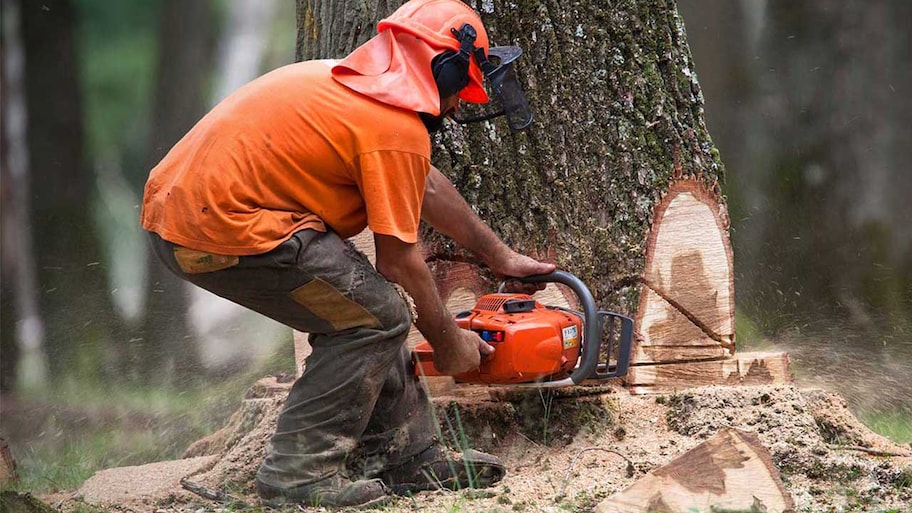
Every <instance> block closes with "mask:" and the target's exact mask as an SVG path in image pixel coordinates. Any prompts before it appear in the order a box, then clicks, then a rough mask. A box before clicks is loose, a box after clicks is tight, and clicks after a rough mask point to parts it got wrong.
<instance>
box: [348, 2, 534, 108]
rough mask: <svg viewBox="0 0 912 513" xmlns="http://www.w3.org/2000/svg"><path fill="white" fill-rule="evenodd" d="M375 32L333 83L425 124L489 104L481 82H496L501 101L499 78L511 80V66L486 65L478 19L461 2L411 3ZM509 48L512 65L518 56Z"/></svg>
mask: <svg viewBox="0 0 912 513" xmlns="http://www.w3.org/2000/svg"><path fill="white" fill-rule="evenodd" d="M377 30H378V34H377V35H376V36H375V37H374V38H373V39H371V40H370V41H368V42H367V43H365V44H363V45H361V46H360V47H358V48H357V49H355V51H353V52H352V53H351V54H349V55H348V57H346V58H345V59H344V60H342V61H341V62H340V63H339V64H337V65H336V66H335V67H333V77H334V78H335V79H336V80H337V81H339V82H340V83H342V84H344V85H346V86H347V87H349V88H351V89H353V90H355V91H358V92H360V93H362V94H364V95H367V96H370V97H371V98H374V99H375V100H378V101H381V102H384V103H387V104H390V105H395V106H398V107H402V108H405V109H409V110H413V111H415V112H419V113H425V114H424V115H422V118H423V119H424V120H425V123H426V124H427V120H428V119H432V120H433V119H436V120H437V121H442V118H443V117H444V116H446V115H447V114H450V113H451V112H452V111H453V110H454V109H455V103H458V101H457V100H458V99H461V100H463V101H466V102H470V103H487V102H488V94H487V92H486V91H485V87H484V80H485V78H487V79H488V80H489V81H492V82H495V83H493V84H492V85H493V86H494V87H493V89H494V91H495V92H496V93H497V94H498V97H500V96H501V94H500V93H501V90H500V89H501V88H502V87H501V86H502V85H503V83H504V81H503V77H505V76H507V75H509V76H510V77H512V76H513V75H512V73H505V71H507V69H508V68H509V61H503V60H501V61H500V62H499V65H496V66H495V65H494V64H492V63H491V62H490V61H488V58H487V56H488V52H489V41H488V34H487V31H486V30H485V27H484V25H483V24H482V22H481V18H479V17H478V14H476V13H475V11H473V10H472V8H471V7H469V6H468V5H466V4H464V3H462V2H461V1H459V0H411V1H409V2H406V3H405V4H403V5H402V6H401V7H399V8H398V9H397V10H396V11H395V12H393V14H391V15H390V16H388V17H387V18H384V19H383V20H381V21H380V23H378V24H377ZM510 48H511V49H513V50H515V51H514V52H513V54H512V55H513V57H512V58H511V59H510V60H513V59H515V58H516V57H518V56H519V54H520V53H521V51H520V50H519V49H518V48H515V47H510ZM491 50H494V49H491ZM492 79H493V80H492ZM514 82H515V81H514ZM515 84H516V85H517V86H518V82H515ZM519 92H520V94H522V92H521V89H520V90H519ZM454 97H455V99H454ZM451 104H452V105H451ZM523 105H525V98H524V97H523ZM508 114H509V113H508ZM529 119H530V120H531V114H529ZM435 123H436V121H435ZM511 126H513V124H512V123H511Z"/></svg>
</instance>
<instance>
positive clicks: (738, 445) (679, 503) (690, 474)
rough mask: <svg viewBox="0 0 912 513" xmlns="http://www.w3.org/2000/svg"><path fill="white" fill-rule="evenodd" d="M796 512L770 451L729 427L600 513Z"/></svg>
mask: <svg viewBox="0 0 912 513" xmlns="http://www.w3.org/2000/svg"><path fill="white" fill-rule="evenodd" d="M793 508H794V503H793V502H792V498H791V497H790V496H789V495H788V492H786V490H785V487H784V486H783V484H782V481H781V479H780V477H779V471H778V470H776V467H775V466H773V462H772V458H771V457H770V454H769V451H768V450H767V449H766V448H765V447H763V445H761V444H760V442H759V441H758V440H757V438H756V437H755V436H754V435H752V434H750V433H746V432H744V431H737V430H734V429H727V430H725V431H722V432H720V433H719V434H717V435H716V436H714V437H712V438H710V439H709V440H707V441H706V442H703V443H702V444H700V445H698V446H696V447H694V448H693V449H691V450H690V451H687V452H686V453H684V454H682V455H681V456H679V457H678V458H677V459H675V460H673V461H671V462H670V463H668V464H667V465H664V466H662V467H659V468H657V469H656V470H653V471H652V472H650V473H649V474H647V475H646V476H645V477H643V478H642V479H640V480H639V481H637V482H636V483H634V484H633V485H631V486H630V487H629V488H627V489H626V490H624V491H622V492H620V493H617V494H615V495H612V496H611V497H609V498H608V499H606V500H605V501H604V502H602V503H601V504H599V505H598V507H597V508H596V510H597V511H600V512H606V513H607V512H611V513H628V512H629V513H633V512H637V513H639V512H643V511H668V512H671V511H768V512H770V513H772V512H780V513H785V512H790V511H793Z"/></svg>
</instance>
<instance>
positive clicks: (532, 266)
mask: <svg viewBox="0 0 912 513" xmlns="http://www.w3.org/2000/svg"><path fill="white" fill-rule="evenodd" d="M489 265H490V266H491V270H492V271H494V274H496V275H497V276H498V277H499V278H500V279H502V280H504V289H505V290H506V291H507V292H522V293H525V294H529V295H532V294H534V293H535V292H536V291H539V290H542V289H544V288H545V286H546V284H545V283H523V282H521V281H519V280H517V279H515V278H522V277H525V276H532V275H535V274H547V273H550V272H554V270H555V269H556V268H557V266H555V265H554V264H547V263H544V262H539V261H538V260H535V259H534V258H530V257H528V256H526V255H522V254H519V253H517V252H515V251H513V250H512V249H509V248H507V247H506V246H502V249H501V252H500V253H499V254H498V255H496V256H495V257H494V259H492V261H491V263H490V264H489Z"/></svg>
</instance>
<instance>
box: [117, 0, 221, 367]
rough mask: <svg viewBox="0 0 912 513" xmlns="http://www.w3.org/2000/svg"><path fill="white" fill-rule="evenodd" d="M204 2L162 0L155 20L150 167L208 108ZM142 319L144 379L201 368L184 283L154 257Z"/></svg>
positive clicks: (209, 48) (207, 9) (207, 6)
mask: <svg viewBox="0 0 912 513" xmlns="http://www.w3.org/2000/svg"><path fill="white" fill-rule="evenodd" d="M212 16H213V12H212V7H211V3H210V2H209V1H208V0H207V1H199V2H181V1H179V0H167V1H166V2H164V3H163V5H162V10H161V17H160V19H159V34H160V36H159V49H158V51H159V55H158V72H157V75H156V77H157V78H156V86H155V101H154V107H153V112H152V120H153V121H152V126H153V127H154V128H153V130H152V132H151V133H152V135H151V140H150V144H149V148H150V154H149V162H150V166H149V169H151V168H152V166H154V165H155V164H157V163H158V162H159V161H160V160H161V159H162V158H163V157H164V156H165V154H166V153H167V152H168V150H170V149H171V147H172V146H174V144H175V143H177V141H178V140H180V138H181V137H183V136H184V134H186V133H187V131H189V130H190V128H191V127H192V126H193V125H194V124H195V123H196V122H197V121H198V120H199V118H200V117H201V116H202V115H203V113H204V112H205V109H206V107H207V96H206V89H205V86H206V79H207V78H208V75H207V73H206V70H208V69H209V66H208V63H209V62H210V61H211V60H212V57H213V53H214V51H213V50H214V44H213V43H214V41H213V37H212V33H211V32H210V31H209V30H207V27H211V24H210V23H209V20H210V19H211V18H212ZM149 262H150V267H149V273H148V286H147V294H146V309H145V315H146V316H145V322H144V326H143V329H142V333H141V335H140V336H139V337H136V338H135V339H134V340H136V341H138V342H139V347H138V351H137V353H136V354H137V356H138V358H139V360H138V361H137V362H136V364H137V367H136V369H137V370H138V371H139V372H140V374H142V375H144V377H145V378H146V379H147V380H151V381H153V382H160V383H169V384H174V382H175V381H178V380H186V379H189V378H191V377H193V376H194V375H195V374H197V373H198V372H199V370H200V367H199V364H200V358H199V353H198V349H197V344H196V340H195V338H194V336H193V332H192V329H191V327H190V323H189V320H188V309H189V298H188V295H189V291H188V287H187V285H186V284H185V283H184V282H183V281H182V280H180V279H179V278H177V277H176V276H174V275H173V274H172V273H171V272H170V271H168V270H167V269H166V268H165V267H164V266H163V265H162V264H161V263H160V262H159V261H158V259H157V258H156V257H155V256H154V255H150V257H149Z"/></svg>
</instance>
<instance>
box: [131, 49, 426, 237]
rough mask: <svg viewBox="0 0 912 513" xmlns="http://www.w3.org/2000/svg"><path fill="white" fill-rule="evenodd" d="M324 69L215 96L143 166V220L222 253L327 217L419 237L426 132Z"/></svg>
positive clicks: (297, 70) (288, 72)
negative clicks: (147, 168) (160, 155)
mask: <svg viewBox="0 0 912 513" xmlns="http://www.w3.org/2000/svg"><path fill="white" fill-rule="evenodd" d="M331 66H332V62H331V61H310V62H302V63H297V64H291V65H288V66H284V67H282V68H279V69H277V70H275V71H273V72H271V73H268V74H266V75H264V76H262V77H260V78H258V79H256V80H254V81H253V82H251V83H249V84H247V85H245V86H244V87H242V88H240V89H238V90H237V91H236V92H235V93H233V94H232V95H230V96H229V97H228V98H226V99H225V100H224V101H222V102H221V103H219V104H218V105H217V106H216V107H215V108H214V109H213V110H212V111H211V112H209V113H208V114H207V115H206V116H205V117H203V119H201V120H200V121H199V122H198V123H197V124H196V126H194V127H193V129H192V130H190V132H189V133H187V135H186V136H184V138H183V139H181V140H180V142H178V143H177V144H176V145H175V146H174V148H172V149H171V151H170V152H168V154H167V155H166V156H165V158H164V159H162V161H161V162H160V163H159V164H158V165H157V166H156V167H155V168H154V169H153V170H152V173H151V175H150V176H149V181H148V182H147V183H146V188H145V197H144V199H143V209H142V226H143V228H145V229H146V230H148V231H152V232H155V233H157V234H159V235H160V236H161V237H162V238H163V239H165V240H168V241H170V242H173V243H175V244H179V245H181V246H185V247H188V248H192V249H197V250H200V251H208V252H211V253H218V254H225V255H252V254H259V253H264V252H266V251H269V250H271V249H273V248H274V247H276V246H277V245H279V244H280V243H282V242H283V241H285V240H287V239H288V238H289V237H291V235H292V234H293V233H294V232H296V231H298V230H300V229H302V228H314V229H318V230H321V231H324V230H325V227H324V225H325V226H328V227H329V228H330V229H332V230H333V231H335V232H336V233H338V234H339V236H341V237H343V238H344V237H351V236H352V235H356V234H357V233H359V232H360V231H361V230H363V229H364V228H365V227H366V226H369V227H370V228H371V230H373V231H374V232H376V233H380V234H384V235H392V236H395V237H397V238H399V239H401V240H402V241H404V242H409V243H412V242H416V241H417V237H418V224H419V220H420V215H421V201H422V198H423V194H424V185H425V179H426V177H427V173H428V171H429V169H430V153H431V145H430V139H429V137H428V134H427V130H426V129H425V127H424V124H423V123H422V122H421V120H420V118H419V117H418V115H417V114H416V113H415V112H412V111H408V110H404V109H401V108H398V107H393V106H390V105H387V104H384V103H380V102H378V101H376V100H373V99H371V98H369V97H367V96H363V95H361V94H359V93H356V92H354V91H352V90H350V89H348V88H346V87H345V86H343V85H341V84H339V83H338V82H336V81H335V80H334V79H333V78H332V76H331V74H330V67H331Z"/></svg>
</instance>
